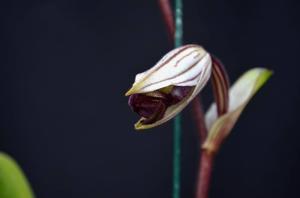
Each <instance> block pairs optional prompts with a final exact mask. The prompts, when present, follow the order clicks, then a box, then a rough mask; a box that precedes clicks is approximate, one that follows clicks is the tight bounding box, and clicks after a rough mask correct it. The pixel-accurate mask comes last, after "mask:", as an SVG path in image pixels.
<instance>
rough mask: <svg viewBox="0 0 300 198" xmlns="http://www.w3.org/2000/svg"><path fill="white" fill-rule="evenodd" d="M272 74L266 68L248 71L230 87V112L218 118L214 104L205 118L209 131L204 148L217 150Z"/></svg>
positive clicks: (212, 150)
mask: <svg viewBox="0 0 300 198" xmlns="http://www.w3.org/2000/svg"><path fill="white" fill-rule="evenodd" d="M271 75H272V72H271V71H270V70H267V69H264V68H254V69H251V70H249V71H247V72H246V73H245V74H243V75H242V76H241V77H240V78H239V79H238V80H237V82H236V83H235V84H234V85H233V86H232V87H231V88H230V91H229V111H228V113H226V114H224V115H223V116H221V117H219V118H218V116H217V110H216V105H215V104H213V105H212V106H211V107H210V109H209V110H208V112H207V113H206V118H205V119H206V124H207V127H208V131H209V132H208V136H207V138H206V140H205V142H204V144H203V146H202V148H203V149H206V150H208V151H210V152H216V151H217V150H218V149H219V147H220V145H221V144H222V142H223V141H224V139H225V138H226V137H227V136H228V135H229V133H230V131H231V130H232V128H233V127H234V125H235V123H236V121H237V120H238V118H239V117H240V115H241V113H242V111H243V110H244V108H245V107H246V105H247V104H248V102H249V101H250V100H251V98H252V97H253V96H254V94H255V93H256V92H257V91H258V90H259V89H260V88H261V87H262V86H263V85H264V84H265V82H266V81H267V80H268V79H269V78H270V76H271Z"/></svg>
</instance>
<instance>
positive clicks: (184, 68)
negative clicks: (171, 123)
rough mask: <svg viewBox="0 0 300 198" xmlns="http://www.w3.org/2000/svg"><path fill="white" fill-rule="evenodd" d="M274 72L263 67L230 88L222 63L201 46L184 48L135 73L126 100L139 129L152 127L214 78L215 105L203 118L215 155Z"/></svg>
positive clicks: (208, 143)
mask: <svg viewBox="0 0 300 198" xmlns="http://www.w3.org/2000/svg"><path fill="white" fill-rule="evenodd" d="M271 73H272V72H271V71H269V70H267V69H264V68H255V69H251V70H249V71H248V72H246V73H245V74H244V75H242V77H240V79H239V80H238V81H237V82H236V83H234V85H233V86H232V87H231V88H230V89H229V83H228V82H229V81H228V79H227V75H226V71H225V69H224V68H223V65H222V64H221V62H220V61H219V60H218V59H216V58H215V57H213V56H211V55H210V54H209V53H208V52H207V51H205V49H204V48H203V47H201V46H198V45H185V46H182V47H179V48H176V49H174V50H172V51H170V52H169V53H167V54H166V55H165V56H164V57H163V58H162V59H161V60H160V61H158V63H157V64H156V65H154V66H153V67H152V68H150V69H149V70H147V71H145V72H143V73H140V74H137V75H136V78H135V82H134V84H133V86H132V88H131V89H130V90H129V91H128V92H127V93H126V96H130V97H129V101H128V103H129V106H130V107H131V109H132V110H133V111H134V112H137V113H138V114H139V115H140V116H141V117H142V118H141V119H140V120H139V121H138V122H137V123H136V124H135V128H136V129H137V130H140V129H148V128H152V127H155V126H158V125H160V124H163V123H164V122H166V121H168V120H170V119H172V118H173V117H174V116H176V115H177V114H178V113H179V112H180V111H182V109H184V107H186V106H187V105H188V104H189V103H190V102H191V101H192V100H193V99H194V98H195V97H196V96H197V95H198V93H199V92H200V91H201V90H202V89H203V87H204V86H205V85H206V84H207V82H208V80H209V79H210V78H211V80H212V83H213V88H214V95H215V98H216V103H214V104H212V105H211V107H210V108H209V110H208V111H207V113H206V115H205V125H206V128H207V129H208V134H207V138H206V139H205V141H204V144H203V149H207V150H209V151H212V152H214V151H216V150H217V149H218V147H219V145H220V144H221V143H222V141H223V140H224V138H225V137H226V136H227V135H228V134H229V132H230V131H231V129H232V128H233V126H234V124H235V123H236V121H237V119H238V117H239V116H240V114H241V113H242V111H243V109H244V108H245V106H246V105H247V103H248V102H249V101H250V99H251V98H252V96H253V95H254V94H255V93H256V92H257V91H258V90H259V88H260V87H261V86H262V85H263V84H264V83H265V82H266V81H267V79H268V78H269V77H270V75H271Z"/></svg>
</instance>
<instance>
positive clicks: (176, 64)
mask: <svg viewBox="0 0 300 198" xmlns="http://www.w3.org/2000/svg"><path fill="white" fill-rule="evenodd" d="M197 51H198V50H194V51H191V52H189V53H188V54H186V55H184V56H183V57H182V58H181V59H179V60H178V61H177V62H176V63H175V65H174V67H177V66H178V64H179V63H180V62H181V61H182V60H183V59H184V58H185V57H187V56H189V55H191V54H192V53H194V52H197Z"/></svg>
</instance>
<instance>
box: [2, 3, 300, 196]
mask: <svg viewBox="0 0 300 198" xmlns="http://www.w3.org/2000/svg"><path fill="white" fill-rule="evenodd" d="M298 2H299V1H297V0H294V1H293V0H281V1H280V0H270V1H269V0H266V1H263V0H251V1H240V0H232V1H217V0H198V1H197V0H186V1H184V31H185V33H184V42H185V43H197V44H201V45H203V46H205V48H206V49H207V50H208V51H210V52H212V53H214V54H216V55H217V56H218V57H219V58H220V59H222V61H223V62H224V63H225V65H226V66H227V70H228V71H229V74H230V77H231V79H232V81H234V79H236V78H237V77H238V76H239V75H240V74H242V73H243V72H244V71H246V70H247V69H250V68H252V67H256V66H260V67H268V68H270V69H272V70H274V72H275V74H274V76H273V77H272V78H271V80H270V81H269V82H268V83H267V84H266V86H264V87H263V89H262V90H261V92H259V93H258V94H257V95H256V97H255V98H254V99H253V100H252V101H251V103H250V104H249V106H248V107H247V109H246V110H245V112H244V113H243V115H242V117H241V118H240V120H239V122H238V124H237V125H236V127H235V128H234V130H233V132H232V134H231V136H230V138H229V139H228V141H226V143H225V144H224V146H223V147H222V151H221V152H220V153H219V155H218V156H217V159H216V165H215V168H214V173H213V182H212V188H211V196H210V197H212V198H220V197H224V198H225V197H228V198H240V197H243V198H266V197H272V198H286V197H289V198H292V197H300V192H299V184H300V182H299V177H300V170H299V166H300V144H299V141H300V131H299V127H298V126H299V122H300V119H299V113H298V111H299V102H300V90H299V82H300V77H299V71H300V70H299V52H300V45H299V41H300V40H299V33H300V23H299V17H300V14H299V9H300V5H299V3H298ZM0 7H1V8H0V15H1V31H0V34H1V45H0V49H1V56H0V57H1V59H0V61H1V63H0V64H1V70H0V80H1V84H0V85H1V89H0V93H1V96H0V102H1V104H0V115H1V117H0V129H1V131H0V150H2V151H5V152H8V153H9V154H11V155H12V156H14V158H16V159H17V161H18V162H19V163H20V165H21V166H22V167H23V169H24V171H25V172H26V174H27V176H28V178H29V180H30V182H31V183H32V186H33V188H34V191H35V193H36V195H37V197H38V198H53V197H55V198H65V197H71V198H82V197H87V198H89V197H101V198H119V197H128V198H141V197H142V198H153V197H155V198H168V197H171V190H172V187H171V179H172V122H168V123H167V124H165V125H163V126H161V127H158V128H155V129H152V130H149V131H145V132H144V133H139V132H136V131H134V130H133V123H134V122H135V121H136V120H137V119H138V116H136V115H135V114H134V113H132V112H131V111H130V109H129V108H128V106H127V99H126V97H124V93H125V91H126V90H127V89H128V88H129V87H130V86H131V83H132V82H133V80H134V76H135V74H136V73H138V72H141V71H144V70H145V69H147V68H149V67H151V66H152V65H153V64H154V63H155V62H156V61H158V60H159V58H160V57H161V56H162V55H163V54H165V53H166V52H167V51H168V50H170V49H171V48H170V45H169V43H168V40H167V34H166V32H165V29H164V24H163V22H162V21H161V15H160V13H159V9H158V6H157V2H156V1H100V0H97V1H74V0H72V1H71V0H70V1H67V0H57V1H54V0H52V1H9V2H5V3H4V1H3V2H2V3H1V5H0ZM206 92H207V93H208V94H207V96H206V94H204V96H203V97H204V98H205V101H206V103H207V104H208V100H209V98H210V96H209V95H210V90H208V91H206ZM183 117H184V118H183V128H184V135H183V141H182V142H183V151H182V152H183V153H182V158H183V162H182V166H183V167H182V168H183V169H182V171H183V175H182V197H183V198H191V197H193V192H194V183H195V179H196V178H195V175H196V171H197V160H198V150H197V148H198V139H197V132H196V130H195V125H194V123H193V122H192V119H191V117H190V111H189V108H188V109H186V110H185V111H184V112H183Z"/></svg>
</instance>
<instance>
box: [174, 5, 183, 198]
mask: <svg viewBox="0 0 300 198" xmlns="http://www.w3.org/2000/svg"><path fill="white" fill-rule="evenodd" d="M182 35H183V28H182V1H181V0H175V38H174V46H175V47H179V46H181V45H182ZM173 141H174V142H173V146H174V148H173V152H174V153H173V155H174V156H173V198H180V162H181V159H180V158H181V155H180V152H181V117H180V115H177V116H176V117H175V120H174V140H173Z"/></svg>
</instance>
